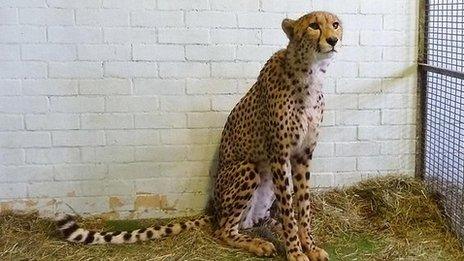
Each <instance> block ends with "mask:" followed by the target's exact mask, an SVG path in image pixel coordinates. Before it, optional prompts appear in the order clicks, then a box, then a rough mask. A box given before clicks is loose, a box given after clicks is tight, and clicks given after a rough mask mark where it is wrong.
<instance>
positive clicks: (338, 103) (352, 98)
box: [324, 94, 358, 110]
mask: <svg viewBox="0 0 464 261" xmlns="http://www.w3.org/2000/svg"><path fill="white" fill-rule="evenodd" d="M324 96H325V98H326V99H325V100H326V101H325V104H326V105H325V108H326V109H328V110H331V109H357V108H358V96H357V95H354V94H342V95H338V94H335V95H334V94H327V95H324Z"/></svg>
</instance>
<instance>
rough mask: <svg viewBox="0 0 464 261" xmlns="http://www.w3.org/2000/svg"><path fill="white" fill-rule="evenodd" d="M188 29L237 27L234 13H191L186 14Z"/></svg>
mask: <svg viewBox="0 0 464 261" xmlns="http://www.w3.org/2000/svg"><path fill="white" fill-rule="evenodd" d="M185 24H186V26H188V27H206V28H228V27H229V28H230V27H237V19H236V18H235V14H234V13H230V12H216V11H189V12H187V13H186V14H185Z"/></svg>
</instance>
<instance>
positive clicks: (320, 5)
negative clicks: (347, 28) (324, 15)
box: [303, 0, 359, 21]
mask: <svg viewBox="0 0 464 261" xmlns="http://www.w3.org/2000/svg"><path fill="white" fill-rule="evenodd" d="M303 10H305V9H303ZM313 10H325V11H327V12H332V13H335V14H356V13H358V11H359V2H358V1H344V0H332V1H320V0H319V1H314V4H313ZM343 18H344V16H342V21H345V20H344V19H343Z"/></svg>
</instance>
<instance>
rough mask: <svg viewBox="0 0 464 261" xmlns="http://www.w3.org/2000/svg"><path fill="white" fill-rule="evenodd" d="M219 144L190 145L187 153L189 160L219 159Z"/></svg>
mask: <svg viewBox="0 0 464 261" xmlns="http://www.w3.org/2000/svg"><path fill="white" fill-rule="evenodd" d="M218 150H219V146H218V145H217V144H214V145H194V146H190V147H189V149H188V153H187V159H188V160H217V159H216V158H217V152H218Z"/></svg>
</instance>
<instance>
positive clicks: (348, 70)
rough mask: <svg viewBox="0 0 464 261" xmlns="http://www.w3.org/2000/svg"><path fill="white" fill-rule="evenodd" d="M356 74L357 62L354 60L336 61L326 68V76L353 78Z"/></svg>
mask: <svg viewBox="0 0 464 261" xmlns="http://www.w3.org/2000/svg"><path fill="white" fill-rule="evenodd" d="M357 76H358V64H357V63H355V62H342V61H337V62H335V63H333V64H331V65H330V66H329V68H328V69H327V77H346V78H353V77H357Z"/></svg>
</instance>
